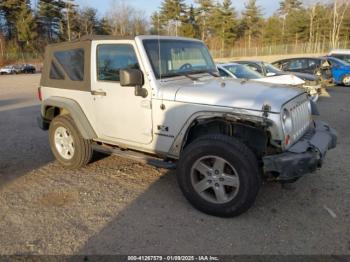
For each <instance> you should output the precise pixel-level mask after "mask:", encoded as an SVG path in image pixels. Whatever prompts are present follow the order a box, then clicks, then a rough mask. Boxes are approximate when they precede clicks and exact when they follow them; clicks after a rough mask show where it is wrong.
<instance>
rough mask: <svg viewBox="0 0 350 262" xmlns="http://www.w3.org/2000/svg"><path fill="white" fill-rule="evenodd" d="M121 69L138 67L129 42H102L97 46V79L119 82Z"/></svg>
mask: <svg viewBox="0 0 350 262" xmlns="http://www.w3.org/2000/svg"><path fill="white" fill-rule="evenodd" d="M122 69H139V63H138V61H137V57H136V53H135V50H134V48H133V46H132V45H129V44H103V45H99V46H98V47H97V79H98V80H99V81H114V82H119V81H120V77H119V72H120V70H122Z"/></svg>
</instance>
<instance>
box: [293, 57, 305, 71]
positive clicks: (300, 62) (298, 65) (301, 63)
mask: <svg viewBox="0 0 350 262" xmlns="http://www.w3.org/2000/svg"><path fill="white" fill-rule="evenodd" d="M308 67H309V65H308V62H307V60H306V59H296V60H292V61H291V62H290V64H289V69H290V70H299V69H306V68H308Z"/></svg>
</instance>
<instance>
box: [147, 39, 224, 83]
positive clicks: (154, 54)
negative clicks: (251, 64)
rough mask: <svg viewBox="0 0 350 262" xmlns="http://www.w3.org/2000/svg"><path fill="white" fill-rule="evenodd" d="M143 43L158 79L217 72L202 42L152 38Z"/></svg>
mask: <svg viewBox="0 0 350 262" xmlns="http://www.w3.org/2000/svg"><path fill="white" fill-rule="evenodd" d="M143 43H144V46H145V49H146V52H147V55H148V58H149V60H150V62H151V65H152V68H153V71H154V74H155V75H156V78H157V79H159V78H167V77H172V76H181V75H187V74H196V73H206V72H209V73H211V72H217V69H216V67H215V64H214V62H213V59H212V58H211V55H210V54H209V51H208V49H207V47H206V46H205V45H204V44H203V43H202V42H197V41H186V40H164V39H161V40H158V39H152V40H144V41H143ZM159 44H160V48H159Z"/></svg>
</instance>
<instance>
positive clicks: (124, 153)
mask: <svg viewBox="0 0 350 262" xmlns="http://www.w3.org/2000/svg"><path fill="white" fill-rule="evenodd" d="M93 149H94V150H96V151H99V152H102V153H107V154H111V155H116V156H120V157H124V158H127V159H131V160H135V161H138V162H141V163H143V164H148V165H151V166H155V167H158V168H164V169H176V164H175V163H173V162H166V161H164V160H163V159H160V158H157V157H152V156H150V155H147V154H143V153H139V152H136V151H131V150H121V149H119V148H117V147H110V146H103V145H97V144H95V145H93Z"/></svg>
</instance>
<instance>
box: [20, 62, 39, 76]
mask: <svg viewBox="0 0 350 262" xmlns="http://www.w3.org/2000/svg"><path fill="white" fill-rule="evenodd" d="M35 72H36V68H35V66H33V65H31V64H24V65H22V67H21V73H24V74H34V73H35Z"/></svg>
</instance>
